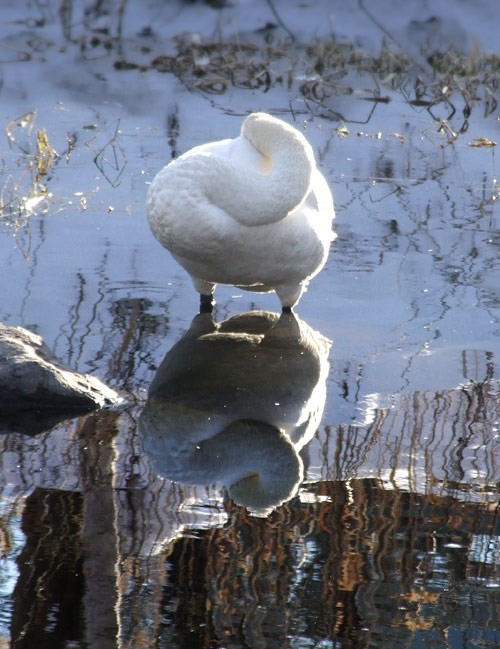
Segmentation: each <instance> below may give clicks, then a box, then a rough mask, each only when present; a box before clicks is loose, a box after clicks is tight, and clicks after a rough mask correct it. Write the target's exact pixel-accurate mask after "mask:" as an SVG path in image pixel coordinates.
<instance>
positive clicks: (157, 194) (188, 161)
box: [146, 113, 335, 310]
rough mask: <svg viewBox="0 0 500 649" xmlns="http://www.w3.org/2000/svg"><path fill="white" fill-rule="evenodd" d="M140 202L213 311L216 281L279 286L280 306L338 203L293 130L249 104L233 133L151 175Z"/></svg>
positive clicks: (318, 249)
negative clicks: (235, 134) (236, 134)
mask: <svg viewBox="0 0 500 649" xmlns="http://www.w3.org/2000/svg"><path fill="white" fill-rule="evenodd" d="M146 209H147V215H148V220H149V224H150V227H151V230H152V232H153V234H154V235H155V237H156V238H157V239H158V241H159V242H160V243H161V244H162V245H163V246H164V247H165V248H167V249H168V250H169V251H170V252H171V254H172V255H173V257H174V258H175V259H176V260H177V261H178V262H179V264H180V265H181V266H183V267H184V268H185V269H186V270H187V272H188V273H189V274H190V275H191V278H192V280H193V283H194V286H195V288H196V290H197V291H198V292H199V293H200V295H201V308H202V310H210V309H211V305H212V296H213V292H214V290H215V287H216V285H217V284H231V285H235V286H238V287H239V288H244V289H247V290H250V291H258V292H269V291H273V290H274V291H276V293H277V294H278V297H279V298H280V300H281V305H282V307H283V309H284V310H290V309H291V308H292V307H293V306H294V305H295V304H296V303H297V302H298V300H299V298H300V296H301V294H302V291H303V290H304V288H305V287H306V286H307V284H308V282H309V280H310V279H311V278H312V277H314V275H316V274H317V273H318V272H319V271H320V270H321V268H322V267H323V266H324V264H325V262H326V259H327V256H328V251H329V247H330V242H331V241H332V240H333V239H334V238H335V235H333V234H332V229H331V227H332V219H333V218H334V215H335V212H334V207H333V200H332V195H331V192H330V189H329V187H328V184H327V182H326V180H325V179H324V177H323V175H322V174H321V172H320V171H319V170H318V169H317V167H316V162H315V159H314V154H313V150H312V148H311V145H310V144H309V142H308V141H307V140H306V138H305V137H304V136H303V135H302V133H300V132H299V131H298V130H297V129H295V128H293V127H292V126H290V125H289V124H287V123H286V122H284V121H282V120H280V119H277V118H276V117H273V116H271V115H268V114H267V113H252V114H250V115H248V117H247V118H246V119H245V120H244V122H243V124H242V127H241V134H240V135H239V137H237V138H235V139H232V140H231V139H228V140H222V141H220V142H211V143H208V144H203V145H201V146H197V147H195V148H193V149H191V150H190V151H188V152H187V153H184V154H183V155H181V156H180V157H179V158H177V159H176V160H173V161H172V162H170V163H169V164H168V165H167V166H166V167H164V168H163V169H162V170H161V171H160V172H159V173H158V174H157V176H156V177H155V178H154V180H153V182H152V183H151V186H150V188H149V191H148V195H147V200H146Z"/></svg>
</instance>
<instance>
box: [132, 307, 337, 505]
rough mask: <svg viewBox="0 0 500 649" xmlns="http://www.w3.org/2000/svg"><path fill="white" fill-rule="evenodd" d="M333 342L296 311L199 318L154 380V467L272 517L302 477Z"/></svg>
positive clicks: (149, 438) (149, 409) (150, 439)
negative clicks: (304, 450) (224, 491)
mask: <svg viewBox="0 0 500 649" xmlns="http://www.w3.org/2000/svg"><path fill="white" fill-rule="evenodd" d="M329 349H330V342H329V341H327V340H326V339H325V338H324V337H323V336H322V335H321V334H319V333H317V332H315V331H313V330H312V329H311V328H310V327H309V326H308V325H307V324H306V323H305V322H303V321H301V320H299V319H298V318H297V317H296V316H295V315H294V314H291V313H284V314H281V315H280V316H278V315H277V314H274V313H270V312H255V311H253V312H249V313H244V314H241V315H238V316H234V317H232V318H230V319H228V320H226V321H224V322H221V323H216V322H215V320H214V319H213V317H212V315H211V314H206V313H203V314H199V315H197V316H196V317H195V318H194V320H193V322H192V324H191V327H190V328H189V330H188V331H187V332H186V333H185V335H184V336H183V337H182V338H181V340H180V341H179V342H178V343H177V344H176V345H174V347H173V348H172V349H171V350H170V351H169V352H168V353H167V355H166V356H165V358H164V360H163V362H162V364H161V366H160V367H159V369H158V371H157V373H156V375H155V377H154V380H153V382H152V383H151V386H150V390H149V395H148V400H147V403H146V405H145V407H144V409H143V411H142V413H141V416H140V421H139V427H140V431H141V436H142V443H143V447H144V451H145V453H146V454H147V456H148V457H149V460H150V463H151V465H152V467H153V469H154V471H155V472H156V473H158V474H159V475H161V476H163V477H165V478H168V479H170V480H172V481H174V482H180V483H183V484H189V485H212V484H217V485H219V486H224V487H227V490H228V494H229V496H230V497H231V498H232V499H233V500H234V501H235V502H236V503H237V504H240V505H244V506H246V507H247V508H248V509H249V510H250V511H251V512H252V513H253V514H254V515H260V516H265V515H267V514H268V513H269V512H270V511H271V510H272V509H273V508H275V507H277V506H278V505H280V504H282V503H283V502H285V501H287V500H289V499H290V498H292V497H293V496H294V495H295V494H296V492H297V490H298V487H299V485H300V483H301V481H302V479H303V476H304V465H303V460H302V458H301V456H300V451H301V449H302V448H303V447H304V446H305V445H306V444H307V442H308V441H309V440H310V439H311V438H312V436H313V435H314V433H315V432H316V430H317V428H318V426H319V423H320V420H321V416H322V413H323V409H324V406H325V400H326V379H327V376H328V368H329V364H328V353H329Z"/></svg>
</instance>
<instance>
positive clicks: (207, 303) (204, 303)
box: [200, 293, 215, 313]
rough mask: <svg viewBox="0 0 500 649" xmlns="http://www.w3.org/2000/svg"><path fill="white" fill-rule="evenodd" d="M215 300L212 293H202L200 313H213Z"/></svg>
mask: <svg viewBox="0 0 500 649" xmlns="http://www.w3.org/2000/svg"><path fill="white" fill-rule="evenodd" d="M214 304H215V302H214V300H213V296H212V295H204V294H203V293H200V313H212V311H213V310H214Z"/></svg>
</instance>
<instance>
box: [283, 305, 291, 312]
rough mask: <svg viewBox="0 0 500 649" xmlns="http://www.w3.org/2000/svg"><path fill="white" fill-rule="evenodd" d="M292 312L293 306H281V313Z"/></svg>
mask: <svg viewBox="0 0 500 649" xmlns="http://www.w3.org/2000/svg"><path fill="white" fill-rule="evenodd" d="M291 312H292V307H291V306H284V307H281V313H291Z"/></svg>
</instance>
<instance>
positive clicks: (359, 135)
mask: <svg viewBox="0 0 500 649" xmlns="http://www.w3.org/2000/svg"><path fill="white" fill-rule="evenodd" d="M274 4H275V5H276V7H277V9H279V10H280V11H281V13H280V15H281V17H282V19H283V22H284V23H286V25H285V26H286V27H288V28H289V29H291V31H292V32H294V33H296V35H297V36H298V37H300V38H309V39H310V38H311V34H319V35H324V34H325V33H329V31H331V29H332V27H331V25H333V26H334V28H335V32H336V34H337V36H338V39H339V40H341V39H344V40H346V42H351V43H355V44H356V47H361V45H362V46H363V47H365V48H367V50H369V49H370V47H371V48H374V49H377V45H376V43H378V42H379V41H380V39H381V34H382V32H381V29H380V25H379V24H377V23H376V22H374V21H373V20H372V19H369V16H368V14H367V13H366V12H365V11H363V10H362V5H359V6H357V7H356V8H352V7H350V6H344V7H333V9H332V8H331V7H330V6H328V7H326V5H325V3H322V2H319V1H318V2H314V3H310V4H309V5H307V6H306V4H305V3H302V4H300V5H299V4H298V3H297V4H295V3H290V4H291V5H293V7H291V8H290V9H289V13H286V14H285V13H283V11H282V9H283V7H282V5H281V4H280V3H279V2H277V1H276V2H275V3H274ZM417 4H418V3H417ZM379 5H380V6H379V9H380V11H379V12H378V14H377V16H378V17H379V19H380V16H387V21H388V22H387V24H386V25H385V27H386V29H387V30H389V31H390V33H391V34H392V35H394V36H395V38H396V40H395V41H391V44H392V46H393V48H394V50H395V51H399V50H398V45H397V42H405V43H406V41H405V40H404V39H407V50H408V52H409V53H410V55H412V56H414V57H415V60H416V61H417V63H418V65H420V66H425V61H424V60H423V59H421V58H419V57H420V54H419V52H420V48H421V46H422V45H427V46H428V47H430V46H431V44H433V45H432V46H433V47H435V46H436V42H437V43H438V44H439V43H440V42H442V43H444V42H446V43H447V44H449V41H453V40H454V41H455V42H459V43H461V44H463V45H464V47H465V45H471V44H472V43H471V41H474V39H475V38H476V35H477V34H481V35H482V38H483V41H482V43H483V46H484V49H485V50H486V51H492V52H494V48H495V47H496V46H495V43H496V40H495V39H493V40H491V39H490V36H491V28H490V27H489V25H491V24H495V21H494V20H493V18H492V17H494V16H497V15H498V7H497V5H496V3H489V2H487V1H486V0H483V1H481V2H478V3H477V4H476V5H475V8H474V11H472V10H470V9H467V7H466V6H465V4H463V3H459V4H457V5H456V7H455V10H456V11H455V12H453V13H452V14H450V12H449V11H448V10H447V11H446V12H444V10H443V7H442V6H441V5H438V4H436V5H435V7H434V8H433V10H432V11H431V13H429V10H428V8H427V9H426V7H424V6H423V5H422V6H420V5H418V6H417V5H415V8H414V10H413V9H410V8H407V9H405V11H403V10H402V9H401V8H400V9H399V10H396V9H397V8H396V9H395V7H394V6H392V4H391V3H390V2H389V0H387V1H385V0H384V2H382V1H381V2H380V3H379ZM377 6H378V5H377ZM120 7H121V9H122V10H123V11H120V10H119V8H118V7H115V6H114V5H111V4H109V5H108V4H107V3H99V4H98V5H97V4H96V5H95V7H94V8H93V9H89V8H88V11H86V12H85V11H84V9H83V5H82V6H80V5H78V4H77V3H62V4H60V3H57V4H56V3H51V2H48V3H35V4H31V3H29V2H26V3H22V2H21V3H19V2H17V1H16V2H14V1H12V2H6V3H4V4H2V8H1V9H0V72H1V76H0V79H1V86H0V99H1V102H0V117H1V120H2V127H3V128H4V130H5V136H4V140H3V144H2V145H1V146H0V158H1V162H2V166H1V168H0V204H1V206H2V207H1V211H0V275H1V278H2V279H1V284H0V287H1V288H0V290H1V300H0V320H1V321H2V322H5V323H7V324H11V325H21V326H24V327H29V328H31V329H33V330H35V331H37V332H39V333H40V334H42V335H43V337H44V339H45V340H46V341H47V343H48V344H49V345H50V347H51V348H53V349H54V351H55V352H56V353H57V355H58V356H59V357H60V358H61V360H62V361H64V362H65V363H67V364H69V365H70V366H71V367H73V368H75V369H78V370H80V371H84V372H91V373H92V374H94V375H96V376H98V377H99V378H101V379H102V380H104V381H106V382H107V383H109V384H110V385H112V386H113V387H115V388H116V389H118V390H120V391H121V393H122V394H123V395H124V397H125V404H124V405H123V406H122V407H121V408H120V409H118V410H116V411H102V412H99V413H96V414H92V415H88V416H85V417H82V418H80V419H74V420H70V421H60V422H56V421H54V420H44V419H43V418H42V417H41V416H39V415H37V413H23V414H22V415H21V414H20V415H19V416H16V417H14V418H12V417H11V418H10V419H6V418H5V417H0V431H1V437H0V548H1V556H0V647H3V646H5V647H7V646H13V647H26V648H30V649H31V648H32V647H36V648H37V649H38V648H42V647H51V649H52V648H55V647H65V648H77V647H78V648H80V647H81V648H94V647H95V648H100V647H113V648H114V647H123V648H125V647H130V648H134V649H135V648H141V647H169V648H170V647H183V648H184V647H193V648H194V647H206V648H209V647H210V648H211V647H214V648H215V647H221V648H222V647H227V648H229V647H231V648H236V647H237V648H246V647H250V648H259V649H260V648H265V647H279V648H288V647H289V648H290V649H298V648H313V647H314V648H318V649H326V648H328V649H330V648H332V649H333V648H353V649H354V648H356V649H357V648H360V649H361V648H363V649H364V648H370V649H371V648H376V649H378V648H382V647H383V648H384V649H385V648H390V649H392V648H399V647H404V648H405V649H406V648H408V647H409V648H412V649H413V648H415V649H417V648H418V649H423V648H425V647H433V648H434V647H436V648H438V649H441V648H443V649H449V648H451V649H469V648H470V649H472V648H474V649H475V648H478V649H479V648H481V649H484V648H486V649H493V648H496V647H498V646H499V645H500V624H499V622H498V620H499V619H500V614H499V611H500V606H499V589H500V576H499V566H500V523H499V512H498V486H499V483H500V471H499V422H500V387H499V367H498V357H499V354H500V344H499V332H500V318H499V313H500V311H499V306H500V294H499V290H498V289H499V286H500V262H499V260H500V254H499V243H500V241H499V235H498V232H499V225H500V221H499V212H498V196H499V191H498V183H497V168H496V167H497V161H496V153H495V152H496V148H495V146H493V144H492V143H493V142H495V140H497V139H498V137H499V130H498V129H499V123H498V119H497V113H498V111H497V109H496V107H495V102H496V101H498V92H497V90H498V83H497V81H496V77H495V72H494V69H492V68H489V69H488V75H489V76H488V75H487V79H485V77H484V76H482V75H483V73H484V70H483V71H478V70H479V68H470V70H469V73H468V74H469V76H468V78H467V79H465V78H462V77H460V79H459V81H460V83H458V82H457V84H458V85H456V86H453V89H451V90H450V91H449V92H448V90H446V89H444V90H443V83H444V82H443V83H441V86H439V87H440V88H441V90H439V89H438V90H436V88H437V87H438V86H436V84H437V83H438V82H437V81H436V76H435V74H430V72H429V70H428V69H426V68H425V67H424V68H421V67H420V68H418V70H419V72H418V74H417V75H416V76H415V71H414V70H413V72H412V73H411V74H408V76H407V77H404V78H403V79H401V78H400V77H399V76H398V74H399V73H396V72H395V69H394V66H392V67H391V68H390V70H389V69H387V70H385V71H379V72H377V74H375V73H374V72H373V70H368V71H367V70H366V69H365V71H364V72H362V71H360V70H359V69H358V68H356V69H354V68H348V69H345V70H344V69H340V70H337V71H336V76H334V77H333V81H332V78H331V77H329V79H330V81H329V85H326V86H324V85H321V86H318V85H317V82H318V79H317V77H316V76H314V75H315V74H316V75H317V74H318V69H319V68H318V69H316V70H311V69H306V68H307V66H306V67H305V68H303V67H301V66H302V63H301V60H302V59H300V57H299V58H297V54H296V51H295V50H294V51H293V52H292V51H291V52H289V54H288V55H287V56H281V55H280V56H278V55H276V56H275V55H274V54H273V56H275V59H273V61H272V65H271V64H270V67H269V70H270V72H269V77H266V76H265V75H264V72H263V68H262V67H259V65H261V64H262V61H261V59H258V55H257V54H256V53H255V51H254V49H252V47H251V46H250V45H251V43H252V42H258V43H259V44H260V46H261V48H262V43H263V42H266V43H268V44H269V42H271V44H273V45H275V46H276V47H278V46H279V47H278V49H279V48H282V47H284V46H283V45H282V42H281V41H280V36H279V34H283V33H286V32H285V31H284V27H283V26H281V28H280V29H281V30H283V31H282V32H280V31H279V29H278V30H277V31H274V32H272V33H269V32H268V33H267V34H264V35H263V33H262V31H260V32H257V31H255V30H256V29H257V28H259V27H262V26H263V25H262V23H263V21H265V20H269V21H271V22H272V21H276V16H274V15H273V13H272V11H271V9H270V5H269V4H268V3H262V4H259V3H255V4H252V8H250V5H248V6H247V5H241V7H240V5H239V4H238V3H235V5H234V6H233V7H232V8H230V7H226V8H223V9H220V8H212V7H209V6H205V5H203V4H201V3H184V4H182V6H181V3H176V2H172V3H151V5H148V6H147V7H146V6H145V5H143V3H137V2H132V0H130V1H129V2H125V3H122V4H121V5H120ZM389 10H390V11H389ZM406 11H407V12H408V13H405V12H406ZM412 11H413V13H412ZM265 12H267V13H265ZM426 12H427V13H426ZM326 13H329V15H330V13H331V15H332V16H333V18H332V20H333V22H331V21H330V22H329V25H330V26H328V25H327V24H326V21H325V18H324V16H325V14H326ZM433 16H434V17H433ZM285 18H286V20H285ZM374 18H375V19H376V16H374ZM499 19H500V17H499ZM391 21H392V22H391ZM497 23H498V21H497ZM384 24H385V23H384ZM237 29H239V30H240V31H241V32H242V34H243V35H242V36H241V37H239V40H238V44H237V47H235V46H234V45H233V46H232V47H231V48H229V49H224V48H223V47H222V45H221V42H220V40H221V38H222V42H223V41H224V38H230V37H232V36H233V35H234V33H235V30H237ZM358 29H359V33H358V32H357V31H356V30H358ZM325 30H326V31H325ZM193 31H194V32H198V31H199V32H200V33H201V34H202V36H201V38H202V39H205V40H207V41H209V42H211V43H215V42H216V43H217V44H218V45H217V47H215V48H212V49H210V48H208V54H207V52H205V51H204V52H203V53H202V54H203V56H205V57H206V56H208V59H204V58H203V57H202V56H201V55H200V52H198V51H197V50H196V48H195V54H196V56H198V57H199V59H197V60H196V61H195V62H194V63H193V62H192V61H191V59H189V56H191V54H186V51H187V52H188V53H189V52H190V50H189V48H187V50H186V42H188V41H189V39H187V41H186V40H184V41H183V40H182V39H181V41H180V42H179V41H176V40H174V37H175V36H178V35H179V34H182V33H185V32H193ZM273 34H274V36H273ZM457 35H458V36H457ZM385 37H386V38H387V33H386V34H385ZM457 38H459V40H458V41H457ZM263 39H264V41H263ZM273 39H274V40H273ZM349 39H350V40H349ZM401 39H403V40H401ZM440 39H441V40H440ZM488 39H490V40H488ZM249 40H250V44H249V43H248V41H249ZM193 42H196V39H194V41H193ZM259 51H260V52H262V51H263V50H262V49H260V50H259ZM349 51H351V50H349ZM213 52H216V53H217V54H218V55H220V56H222V58H223V59H224V57H226V59H224V61H226V62H225V63H224V65H225V66H226V67H224V65H222V63H221V58H220V57H219V58H217V57H215V54H213ZM241 52H244V57H243V58H244V61H245V64H244V65H243V66H242V67H239V63H238V60H239V59H238V58H237V57H238V56H240V55H241ZM294 52H295V53H294ZM174 54H175V55H176V56H177V59H178V61H180V62H181V63H182V66H185V67H184V68H183V69H182V72H183V75H184V76H182V75H181V76H182V80H179V79H178V78H177V77H176V76H174V74H172V73H161V72H158V68H159V67H161V66H160V63H161V65H163V66H167V67H168V66H169V65H172V64H171V62H170V63H169V61H168V60H166V59H161V60H160V62H158V60H157V59H156V58H155V57H157V56H159V55H174ZM292 55H293V56H292ZM229 56H231V57H236V58H235V59H234V60H233V59H231V65H232V66H233V68H232V70H233V72H234V75H235V76H234V77H233V81H234V85H231V83H229V82H227V80H226V77H224V76H221V75H223V74H225V73H224V70H227V65H229V64H228V63H227V57H229ZM301 56H305V54H304V52H302V53H301ZM211 57H212V58H211ZM248 57H251V59H252V62H253V67H251V69H252V70H254V73H255V74H257V77H252V79H251V80H250V81H249V79H248V78H247V77H245V78H244V79H243V78H242V76H241V75H243V76H244V75H245V74H246V72H245V70H248V69H249V66H248ZM293 57H296V58H293ZM153 60H155V61H156V63H155V65H154V66H153V65H152V64H151V62H152V61H153ZM206 60H210V65H209V66H208V67H206V66H207V63H206ZM324 60H326V54H325V55H324ZM204 61H205V62H204ZM476 61H477V59H476ZM290 62H293V64H292V63H290ZM146 63H147V65H146ZM378 64H380V65H382V64H384V65H388V63H387V60H385V59H384V60H382V59H380V60H378ZM182 66H181V67H182ZM204 66H205V67H204ZM290 66H291V68H292V69H293V75H292V76H291V77H290V78H291V81H290V84H287V83H284V82H283V81H277V77H278V76H279V75H285V73H286V72H287V71H288V70H289V69H290ZM176 72H177V74H180V73H179V70H177V71H176ZM215 75H218V76H217V78H215ZM294 75H295V76H294ZM417 77H418V79H421V80H420V81H418V80H417ZM267 78H269V79H271V82H270V86H269V87H267V86H266V84H265V83H263V81H262V79H267ZM283 78H287V77H286V76H283ZM457 78H458V77H457ZM214 79H215V80H214ZM217 79H218V81H217ZM221 79H222V81H221ZM256 79H257V80H256ZM422 79H423V81H422ZM396 82H397V83H396ZM424 82H425V83H427V84H429V85H428V87H426V89H425V92H424V93H423V94H422V92H421V90H422V88H423V87H424V86H423V85H422V84H424V85H425V83H424ZM214 83H215V84H219V85H214ZM266 83H267V82H266ZM322 83H323V82H322ZM315 84H316V85H315ZM332 84H333V85H332ZM460 84H461V85H460ZM495 84H497V85H495ZM332 87H335V92H334V91H333V90H332ZM325 88H326V90H327V91H328V92H327V95H325V96H323V95H322V94H321V93H322V92H323V91H325ZM377 88H378V90H377ZM415 89H416V90H415ZM417 90H418V92H417ZM264 91H265V92H264ZM378 91H379V93H378V95H377V92H378ZM325 92H326V91H325ZM436 92H437V95H438V96H439V97H440V98H439V100H437V99H436V96H437V95H436ZM328 93H330V94H328ZM439 93H441V94H442V95H443V96H444V97H445V98H446V99H443V98H442V96H441V95H440V94H439ZM417 95H418V99H417ZM381 97H382V100H380V98H381ZM375 100H376V101H375ZM379 100H380V101H379ZM431 100H432V101H431ZM425 101H427V104H426V103H425ZM429 104H430V106H429ZM452 107H453V108H454V109H455V111H454V112H453V111H452ZM253 109H264V110H269V111H270V112H273V113H275V114H277V115H281V116H283V117H285V118H286V119H288V120H289V121H294V122H295V124H296V125H297V126H303V127H304V128H305V133H306V135H307V137H308V138H309V140H310V141H311V143H312V144H313V147H314V149H315V152H316V154H317V157H318V160H319V161H320V165H321V168H322V170H323V171H324V173H325V176H326V177H327V179H328V181H329V183H330V185H331V187H332V191H333V193H334V197H335V203H336V208H337V220H336V231H337V233H338V238H337V240H336V241H335V243H334V245H333V246H332V251H331V254H330V258H329V261H328V264H327V266H326V268H325V269H324V271H323V272H322V273H321V275H320V276H319V277H317V278H316V279H315V280H314V281H313V282H312V284H311V286H310V288H309V290H308V292H307V293H306V294H305V295H304V296H303V298H302V300H301V302H300V305H299V308H298V309H297V313H298V315H297V319H281V320H279V319H278V318H279V316H278V315H277V314H276V313H275V311H276V310H277V309H278V303H277V300H276V297H275V296H272V295H269V296H266V295H252V294H249V293H244V292H241V291H238V290H237V289H234V288H231V287H220V288H219V289H218V291H217V296H216V297H217V307H216V311H215V313H214V320H213V321H212V320H211V319H210V318H208V316H207V317H202V318H198V317H196V306H197V298H196V295H195V294H194V291H193V289H192V287H191V285H190V282H189V280H188V278H187V277H186V276H185V275H184V274H183V272H182V270H181V269H180V268H179V267H178V266H177V265H176V264H175V263H174V262H173V261H172V260H171V259H170V258H169V256H168V255H167V254H166V253H165V252H164V251H163V250H162V249H161V248H160V247H159V246H157V244H156V242H155V241H154V240H153V238H152V236H151V234H150V232H149V230H148V228H147V225H146V223H145V217H144V197H145V193H146V189H147V182H149V181H150V180H151V178H152V177H153V175H154V174H155V173H156V172H157V171H158V169H159V167H161V165H162V164H164V162H166V161H167V160H169V159H170V158H171V157H172V156H173V155H176V154H178V153H180V152H182V151H185V150H186V149H188V148H189V147H191V146H193V145H194V144H198V143H200V142H203V141H206V140H208V139H219V138H222V137H232V136H234V135H236V134H237V132H238V129H239V125H240V122H241V118H242V115H243V114H246V112H248V111H249V110H253ZM43 133H45V134H46V136H47V138H48V144H49V145H50V146H47V145H44V140H43ZM40 138H42V139H40ZM481 138H482V139H481ZM261 309H262V310H264V311H263V312H260V311H258V310H261ZM153 381H154V383H153V384H152V382H153ZM151 385H153V387H152V388H151V391H152V392H151V396H150V399H149V400H146V397H147V391H148V389H149V388H150V386H151ZM255 514H257V515H255Z"/></svg>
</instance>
